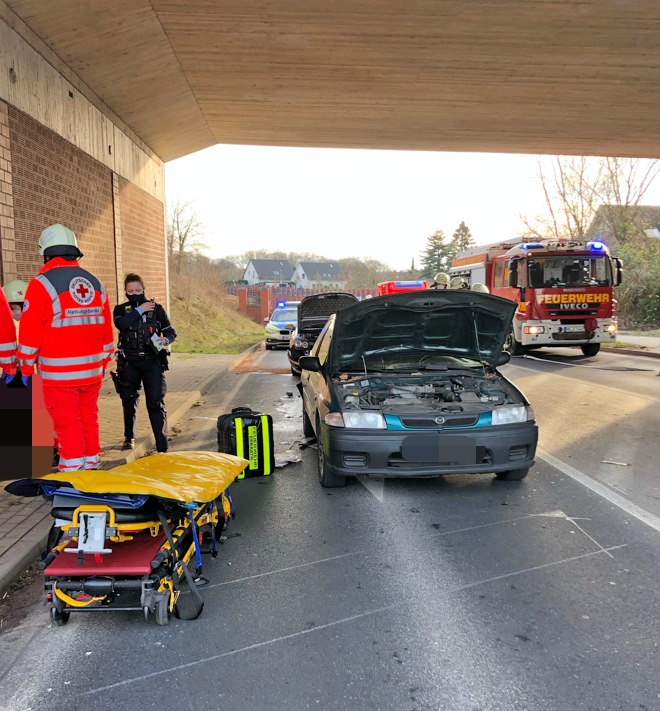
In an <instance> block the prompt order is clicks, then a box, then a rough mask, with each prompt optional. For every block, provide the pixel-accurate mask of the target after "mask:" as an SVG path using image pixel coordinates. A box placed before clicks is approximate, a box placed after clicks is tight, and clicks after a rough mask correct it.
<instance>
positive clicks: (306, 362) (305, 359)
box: [298, 355, 321, 373]
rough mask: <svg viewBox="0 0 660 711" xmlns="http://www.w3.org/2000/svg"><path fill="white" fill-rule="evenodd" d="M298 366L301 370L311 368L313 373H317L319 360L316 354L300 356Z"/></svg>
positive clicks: (319, 368)
mask: <svg viewBox="0 0 660 711" xmlns="http://www.w3.org/2000/svg"><path fill="white" fill-rule="evenodd" d="M298 366H299V367H300V368H302V369H303V370H311V371H312V372H313V373H318V372H320V370H321V361H320V360H319V359H318V358H317V357H316V356H309V355H307V356H300V358H299V359H298Z"/></svg>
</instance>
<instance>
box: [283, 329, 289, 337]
mask: <svg viewBox="0 0 660 711" xmlns="http://www.w3.org/2000/svg"><path fill="white" fill-rule="evenodd" d="M280 333H281V334H282V335H283V336H288V335H289V334H290V333H291V331H287V330H286V329H284V330H283V331H280Z"/></svg>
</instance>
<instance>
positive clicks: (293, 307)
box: [264, 301, 300, 350]
mask: <svg viewBox="0 0 660 711" xmlns="http://www.w3.org/2000/svg"><path fill="white" fill-rule="evenodd" d="M299 303H300V301H280V302H279V303H278V304H277V307H276V308H275V311H273V313H272V314H271V316H270V318H265V319H264V321H265V322H266V329H265V331H266V350H271V348H276V347H277V346H284V347H287V346H288V345H289V337H290V335H291V331H293V330H294V329H295V328H296V325H297V324H298V304H299Z"/></svg>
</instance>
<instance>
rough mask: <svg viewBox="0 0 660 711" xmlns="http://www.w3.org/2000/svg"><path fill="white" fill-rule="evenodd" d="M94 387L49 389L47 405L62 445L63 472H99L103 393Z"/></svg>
mask: <svg viewBox="0 0 660 711" xmlns="http://www.w3.org/2000/svg"><path fill="white" fill-rule="evenodd" d="M101 383H102V379H101V378H99V379H98V382H96V383H91V384H90V385H71V386H63V387H59V386H46V387H44V401H45V404H46V410H48V413H49V414H50V416H51V417H52V419H53V425H54V427H55V432H57V439H58V443H59V454H60V463H59V466H58V469H59V471H61V472H70V471H76V470H78V469H96V468H97V467H98V463H99V452H100V451H101V442H100V440H99V392H100V390H101Z"/></svg>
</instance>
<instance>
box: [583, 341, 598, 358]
mask: <svg viewBox="0 0 660 711" xmlns="http://www.w3.org/2000/svg"><path fill="white" fill-rule="evenodd" d="M580 348H581V349H582V352H583V353H584V355H586V356H587V358H592V357H593V356H595V355H596V354H597V353H598V351H599V350H600V343H585V344H584V345H583V346H580Z"/></svg>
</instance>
